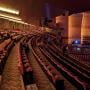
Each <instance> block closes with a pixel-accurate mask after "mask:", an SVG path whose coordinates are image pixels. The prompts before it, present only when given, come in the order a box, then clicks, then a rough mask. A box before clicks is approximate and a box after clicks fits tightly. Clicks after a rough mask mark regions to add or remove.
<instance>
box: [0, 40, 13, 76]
mask: <svg viewBox="0 0 90 90" xmlns="http://www.w3.org/2000/svg"><path fill="white" fill-rule="evenodd" d="M13 46H14V41H10V42H8V43H5V45H4V47H3V50H2V51H0V75H1V74H2V73H3V70H4V66H5V63H6V60H7V57H8V55H9V53H10V51H11V49H12V47H13Z"/></svg>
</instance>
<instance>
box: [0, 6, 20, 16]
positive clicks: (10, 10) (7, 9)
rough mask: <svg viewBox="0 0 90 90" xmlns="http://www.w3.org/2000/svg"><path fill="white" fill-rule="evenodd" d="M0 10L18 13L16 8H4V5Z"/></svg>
mask: <svg viewBox="0 0 90 90" xmlns="http://www.w3.org/2000/svg"><path fill="white" fill-rule="evenodd" d="M0 11H3V12H7V13H11V14H16V15H19V11H18V10H14V9H9V8H5V7H0Z"/></svg>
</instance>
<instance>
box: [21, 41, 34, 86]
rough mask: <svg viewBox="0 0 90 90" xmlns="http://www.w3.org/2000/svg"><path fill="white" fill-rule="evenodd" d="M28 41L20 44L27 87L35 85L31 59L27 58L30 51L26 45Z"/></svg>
mask: <svg viewBox="0 0 90 90" xmlns="http://www.w3.org/2000/svg"><path fill="white" fill-rule="evenodd" d="M27 41H28V40H27ZM27 41H23V42H21V44H20V53H21V62H22V65H23V80H24V84H25V85H29V84H33V83H34V79H33V70H32V68H31V66H30V63H29V59H28V56H27V53H28V50H27V44H26V43H25V42H27Z"/></svg>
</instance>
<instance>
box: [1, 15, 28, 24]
mask: <svg viewBox="0 0 90 90" xmlns="http://www.w3.org/2000/svg"><path fill="white" fill-rule="evenodd" d="M0 18H2V19H5V20H8V21H12V22H16V23H20V24H24V25H29V24H28V23H25V22H23V21H21V20H15V19H10V18H7V17H2V16H0Z"/></svg>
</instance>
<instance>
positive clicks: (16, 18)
mask: <svg viewBox="0 0 90 90" xmlns="http://www.w3.org/2000/svg"><path fill="white" fill-rule="evenodd" d="M0 16H1V17H5V18H9V19H15V20H22V19H21V18H18V17H14V16H9V15H5V14H0Z"/></svg>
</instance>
